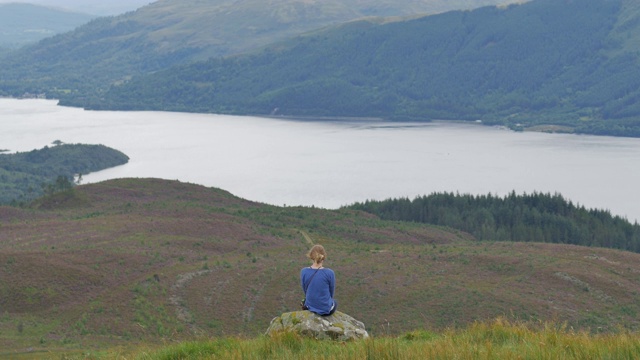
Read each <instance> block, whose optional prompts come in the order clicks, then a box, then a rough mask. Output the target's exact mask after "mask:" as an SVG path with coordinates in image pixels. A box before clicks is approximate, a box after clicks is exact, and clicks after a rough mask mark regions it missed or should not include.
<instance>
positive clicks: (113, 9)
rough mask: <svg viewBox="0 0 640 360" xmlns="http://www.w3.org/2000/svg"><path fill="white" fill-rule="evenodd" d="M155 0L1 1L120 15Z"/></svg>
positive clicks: (0, 2)
mask: <svg viewBox="0 0 640 360" xmlns="http://www.w3.org/2000/svg"><path fill="white" fill-rule="evenodd" d="M154 1H155V0H108V1H99V0H0V4H2V3H16V2H21V3H31V4H36V5H44V6H50V7H56V8H63V9H68V10H72V11H76V12H83V13H88V14H93V15H119V14H122V13H125V12H128V11H133V10H136V9H138V8H140V7H142V6H144V5H147V4H149V3H152V2H154Z"/></svg>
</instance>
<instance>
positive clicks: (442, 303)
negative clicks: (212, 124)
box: [0, 179, 640, 351]
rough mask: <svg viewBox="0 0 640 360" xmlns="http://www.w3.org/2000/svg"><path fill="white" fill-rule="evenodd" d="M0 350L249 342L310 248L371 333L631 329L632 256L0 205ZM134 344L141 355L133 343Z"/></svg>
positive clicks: (108, 197) (142, 196) (251, 205)
mask: <svg viewBox="0 0 640 360" xmlns="http://www.w3.org/2000/svg"><path fill="white" fill-rule="evenodd" d="M0 220H1V222H0V224H1V225H0V237H1V238H2V241H1V242H0V299H2V309H3V313H2V315H1V317H0V347H2V348H3V349H11V351H25V349H30V350H32V351H41V350H42V351H71V350H74V349H103V348H108V347H115V346H143V345H140V344H147V345H148V344H161V343H168V342H175V341H178V342H179V341H186V340H193V339H197V338H203V337H214V338H221V337H222V338H224V337H228V336H249V337H253V336H258V335H260V334H262V333H263V332H264V330H265V329H266V328H267V326H268V323H269V321H270V320H271V319H272V318H273V317H275V316H277V315H279V314H280V313H282V312H286V311H292V310H296V309H297V303H298V302H299V298H300V295H301V290H300V288H299V280H298V274H299V271H300V268H302V267H303V266H306V265H307V260H306V259H305V252H306V251H307V249H308V248H309V246H310V243H312V242H313V243H321V244H323V245H325V246H326V247H327V249H328V251H329V258H328V260H327V262H328V264H327V265H328V266H330V267H331V268H333V269H334V270H335V271H336V273H337V277H338V287H337V296H338V298H339V301H340V307H341V310H342V311H344V312H346V313H348V314H350V315H352V316H354V317H356V318H357V319H360V320H362V321H363V322H364V323H365V324H366V326H367V328H368V330H369V331H370V333H371V334H372V335H374V336H383V335H399V334H403V333H407V332H410V331H413V330H416V329H418V330H423V331H432V332H436V331H445V330H446V329H455V328H464V327H466V326H469V325H470V324H473V323H474V322H476V321H481V322H484V321H488V322H491V321H493V320H494V319H496V318H503V319H505V320H507V321H514V322H517V321H524V322H527V323H531V324H542V323H543V322H546V321H556V322H558V323H559V324H565V326H567V327H570V328H571V329H576V330H584V331H586V332H587V333H592V334H597V333H616V332H619V331H620V330H621V329H627V330H629V331H636V330H637V329H638V327H639V325H640V324H639V323H638V317H637V314H638V312H639V311H640V301H639V300H640V299H639V296H640V295H639V290H640V278H639V277H638V274H639V273H640V268H639V267H638V266H637V264H638V263H640V262H639V261H638V260H639V258H640V254H637V253H633V252H628V251H621V250H614V249H606V248H600V247H587V246H577V245H567V244H551V243H540V242H506V241H502V242H496V241H487V240H483V241H480V240H478V239H476V238H474V236H472V235H471V234H469V233H466V232H463V231H460V230H456V229H453V228H447V227H443V226H436V225H429V224H421V223H415V222H399V221H390V220H382V219H380V218H379V217H377V216H375V215H372V214H369V213H367V212H364V211H358V210H352V209H340V210H325V209H319V208H313V207H278V206H272V205H266V204H260V203H255V202H251V201H248V200H244V199H240V198H237V197H235V196H233V195H232V194H230V193H228V192H225V191H223V190H220V189H215V188H206V187H203V186H199V185H193V184H186V183H180V182H178V181H167V180H158V179H120V180H110V181H106V182H102V183H97V184H89V185H80V186H76V187H74V188H72V189H68V190H65V191H61V192H56V193H54V194H50V195H47V196H45V197H43V198H40V199H38V200H36V201H35V202H33V203H32V204H31V205H30V206H28V207H23V208H17V207H0ZM135 344H138V345H135Z"/></svg>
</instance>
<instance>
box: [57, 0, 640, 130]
mask: <svg viewBox="0 0 640 360" xmlns="http://www.w3.org/2000/svg"><path fill="white" fill-rule="evenodd" d="M638 23H640V9H639V7H638V6H637V5H635V3H634V2H631V1H628V0H612V1H605V0H595V1H592V0H580V1H570V2H568V1H553V0H536V1H532V2H528V3H525V4H522V5H511V6H509V7H506V8H496V7H485V8H481V9H477V10H474V11H454V12H448V13H444V14H439V15H433V16H427V17H422V18H419V19H414V20H408V21H398V22H392V23H382V24H380V23H379V22H375V21H360V22H354V23H349V24H347V25H344V26H341V27H338V28H332V29H328V30H326V31H323V32H318V33H314V34H308V35H305V36H300V37H298V38H296V39H294V40H291V41H287V42H284V43H281V44H279V45H277V46H271V47H269V48H267V49H265V50H264V51H261V52H258V53H254V54H251V55H247V56H243V57H234V58H228V59H222V60H221V59H212V60H210V61H208V62H202V63H197V64H191V65H186V66H182V67H179V68H175V69H171V70H168V71H165V72H158V73H155V74H151V75H148V76H143V77H139V78H135V79H133V80H132V81H130V82H128V83H126V84H123V85H121V86H114V87H112V88H111V90H110V91H109V93H107V94H106V95H105V96H104V97H101V98H96V99H86V98H83V99H79V98H78V99H64V100H63V103H66V104H72V105H79V106H85V107H88V108H96V109H154V110H159V109H162V110H171V111H196V112H216V113H235V114H259V115H284V116H341V117H344V116H354V117H362V116H366V117H384V118H388V119H396V120H429V119H453V120H478V119H480V120H482V121H483V122H485V123H486V124H490V125H496V124H500V125H506V126H509V127H511V128H513V129H516V130H523V129H531V130H545V131H565V132H576V133H589V134H600V135H620V136H640V121H639V120H638V119H639V118H640V105H639V104H640V102H639V101H637V100H638V99H639V98H640V78H639V77H637V76H635V74H637V73H638V72H639V71H640V66H639V65H638V48H639V46H640V45H639V40H638V39H640V28H639V27H638V25H637V24H638Z"/></svg>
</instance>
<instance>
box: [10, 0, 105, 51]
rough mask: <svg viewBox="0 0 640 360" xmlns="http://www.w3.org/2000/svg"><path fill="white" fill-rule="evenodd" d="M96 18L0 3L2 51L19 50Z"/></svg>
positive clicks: (46, 8) (57, 10) (29, 5)
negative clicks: (3, 49)
mask: <svg viewBox="0 0 640 360" xmlns="http://www.w3.org/2000/svg"><path fill="white" fill-rule="evenodd" d="M94 17H95V16H93V15H88V14H82V13H77V12H71V11H64V10H60V9H54V8H49V7H44V6H37V5H32V4H22V3H9V4H2V3H0V49H2V48H5V49H16V48H19V47H21V46H24V45H28V44H31V43H35V42H37V41H39V40H42V39H44V38H47V37H50V36H53V35H55V34H59V33H62V32H67V31H71V30H73V29H75V28H76V27H78V26H80V25H82V24H85V23H87V22H89V20H91V19H93V18H94Z"/></svg>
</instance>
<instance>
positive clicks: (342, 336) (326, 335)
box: [267, 311, 369, 341]
mask: <svg viewBox="0 0 640 360" xmlns="http://www.w3.org/2000/svg"><path fill="white" fill-rule="evenodd" d="M276 332H295V333H298V334H300V335H302V336H306V337H312V338H314V339H319V340H338V341H349V340H358V339H366V338H368V337H369V333H367V330H365V328H364V324H363V323H362V322H360V321H358V320H356V319H354V318H352V317H351V316H349V315H347V314H345V313H342V312H340V311H336V312H335V313H334V314H333V315H330V316H320V315H316V314H314V313H312V312H311V311H294V312H288V313H284V314H282V315H280V316H278V317H275V318H274V319H273V320H271V324H270V325H269V328H268V329H267V335H271V334H273V333H276Z"/></svg>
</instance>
